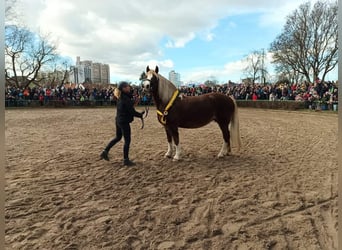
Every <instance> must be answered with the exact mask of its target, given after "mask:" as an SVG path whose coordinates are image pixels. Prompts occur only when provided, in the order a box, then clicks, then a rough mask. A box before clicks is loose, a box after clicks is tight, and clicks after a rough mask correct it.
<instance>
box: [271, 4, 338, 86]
mask: <svg viewBox="0 0 342 250" xmlns="http://www.w3.org/2000/svg"><path fill="white" fill-rule="evenodd" d="M270 51H271V52H273V59H274V63H275V64H277V65H283V66H284V67H287V68H291V69H292V71H293V72H296V73H299V74H302V75H304V76H305V78H306V80H307V81H311V82H312V81H313V80H315V79H316V78H317V77H319V76H320V75H321V79H322V80H323V81H324V78H325V76H326V74H327V73H328V72H330V71H331V70H332V69H334V68H335V66H336V64H337V59H338V58H337V56H338V54H337V52H338V43H337V2H334V3H329V2H321V1H318V2H316V3H315V4H314V5H313V6H311V4H310V2H307V3H305V4H302V5H300V7H299V8H298V9H297V10H295V11H294V12H293V13H292V14H291V15H289V16H288V17H287V21H286V24H285V26H284V29H283V32H282V33H281V34H280V35H279V36H278V37H277V38H276V39H275V41H274V42H273V43H272V44H271V49H270Z"/></svg>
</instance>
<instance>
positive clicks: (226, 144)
mask: <svg viewBox="0 0 342 250" xmlns="http://www.w3.org/2000/svg"><path fill="white" fill-rule="evenodd" d="M218 124H219V127H220V129H221V131H222V135H223V144H222V148H221V151H220V153H219V154H218V157H223V156H225V155H229V153H230V152H231V147H230V132H229V129H228V124H227V123H218Z"/></svg>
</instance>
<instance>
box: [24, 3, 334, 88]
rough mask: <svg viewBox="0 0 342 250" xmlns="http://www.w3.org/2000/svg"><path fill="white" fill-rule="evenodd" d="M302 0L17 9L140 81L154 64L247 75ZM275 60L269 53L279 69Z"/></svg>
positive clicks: (55, 36) (199, 78)
mask: <svg viewBox="0 0 342 250" xmlns="http://www.w3.org/2000/svg"><path fill="white" fill-rule="evenodd" d="M303 2H306V1H304V0H287V1H283V2H279V1H271V0H257V1H256V0H239V1H232V0H202V1H198V0H187V1H185V0H183V1H182V0H173V1H170V0H150V1H137V0H125V1H112V0H99V1H84V0H72V1H70V0H19V3H18V7H17V8H18V12H19V13H20V16H21V19H22V20H21V21H22V22H23V23H24V24H25V25H27V26H28V28H30V29H32V30H33V31H39V32H41V33H43V34H49V35H50V38H51V39H52V40H53V41H54V42H55V43H57V45H58V49H59V52H60V54H61V55H63V56H68V57H70V58H71V59H72V60H73V62H74V63H75V61H76V56H80V57H81V60H93V61H95V62H101V63H108V64H109V65H110V69H111V70H110V71H111V72H110V75H111V82H113V83H114V82H117V81H121V80H126V81H131V82H138V79H139V76H140V74H141V73H142V72H143V71H144V70H145V69H146V66H147V65H149V66H150V68H154V67H155V66H156V65H158V67H159V70H160V74H162V75H164V76H165V77H168V73H169V72H170V71H171V70H175V71H176V72H178V73H180V75H181V80H182V81H183V82H198V83H199V82H204V81H205V80H208V79H216V80H218V81H219V82H221V83H224V82H228V81H229V80H230V81H233V82H241V79H243V78H245V75H244V73H243V69H244V68H245V67H246V62H245V61H244V60H243V59H244V57H245V56H247V55H248V54H249V53H251V52H252V51H253V50H259V49H265V50H267V49H268V48H269V47H270V44H271V43H272V42H273V41H274V39H275V38H276V36H277V35H279V34H280V33H281V31H282V28H283V26H284V24H285V20H286V16H287V15H289V14H291V12H293V11H294V10H295V9H297V8H298V7H299V5H300V4H301V3H303ZM312 2H313V3H314V2H315V1H312ZM271 60H272V55H270V54H267V55H266V65H267V66H268V70H269V72H271V75H272V74H273V73H272V65H271V63H270V62H271ZM336 72H337V70H336ZM334 74H335V73H334V72H333V73H332V74H330V75H329V76H328V77H327V78H328V79H327V80H336V78H334V77H335V75H334ZM336 77H337V73H336ZM329 78H332V79H329Z"/></svg>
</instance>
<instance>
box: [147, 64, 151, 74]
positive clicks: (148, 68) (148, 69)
mask: <svg viewBox="0 0 342 250" xmlns="http://www.w3.org/2000/svg"><path fill="white" fill-rule="evenodd" d="M149 71H150V67H149V66H148V65H147V67H146V73H147V72H149Z"/></svg>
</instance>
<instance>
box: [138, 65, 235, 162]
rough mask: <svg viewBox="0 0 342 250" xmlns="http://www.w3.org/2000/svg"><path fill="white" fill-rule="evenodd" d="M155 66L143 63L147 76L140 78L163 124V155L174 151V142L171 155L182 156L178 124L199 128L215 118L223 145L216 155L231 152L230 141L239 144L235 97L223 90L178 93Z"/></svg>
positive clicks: (175, 159) (176, 159)
mask: <svg viewBox="0 0 342 250" xmlns="http://www.w3.org/2000/svg"><path fill="white" fill-rule="evenodd" d="M158 72H159V68H158V66H156V68H155V70H152V69H150V68H149V66H147V67H146V77H145V79H144V80H143V82H142V85H143V86H142V88H143V91H144V92H145V93H149V94H151V95H152V97H153V99H154V103H155V105H156V108H157V118H158V121H159V122H160V123H161V124H162V125H163V126H164V128H165V132H166V137H167V142H168V150H167V152H166V154H165V157H168V158H171V157H172V155H173V145H172V142H173V143H174V145H175V148H176V153H175V156H174V158H173V160H174V161H178V160H180V158H181V148H180V144H179V133H178V128H189V129H193V128H199V127H203V126H205V125H207V124H208V123H210V122H212V121H215V122H217V124H218V126H219V128H220V129H221V131H222V136H223V145H222V148H221V150H220V152H219V154H218V157H219V158H221V157H224V156H226V155H229V154H230V153H231V144H233V145H235V146H236V147H237V151H239V150H240V147H241V138H240V130H239V117H238V109H237V105H236V102H235V100H234V98H231V97H229V96H227V95H224V94H222V93H208V94H204V95H200V96H186V97H183V96H182V95H180V94H179V90H178V89H177V88H176V86H175V85H174V84H173V83H172V82H171V81H169V80H167V79H166V78H164V77H163V76H162V75H160V74H158Z"/></svg>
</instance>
